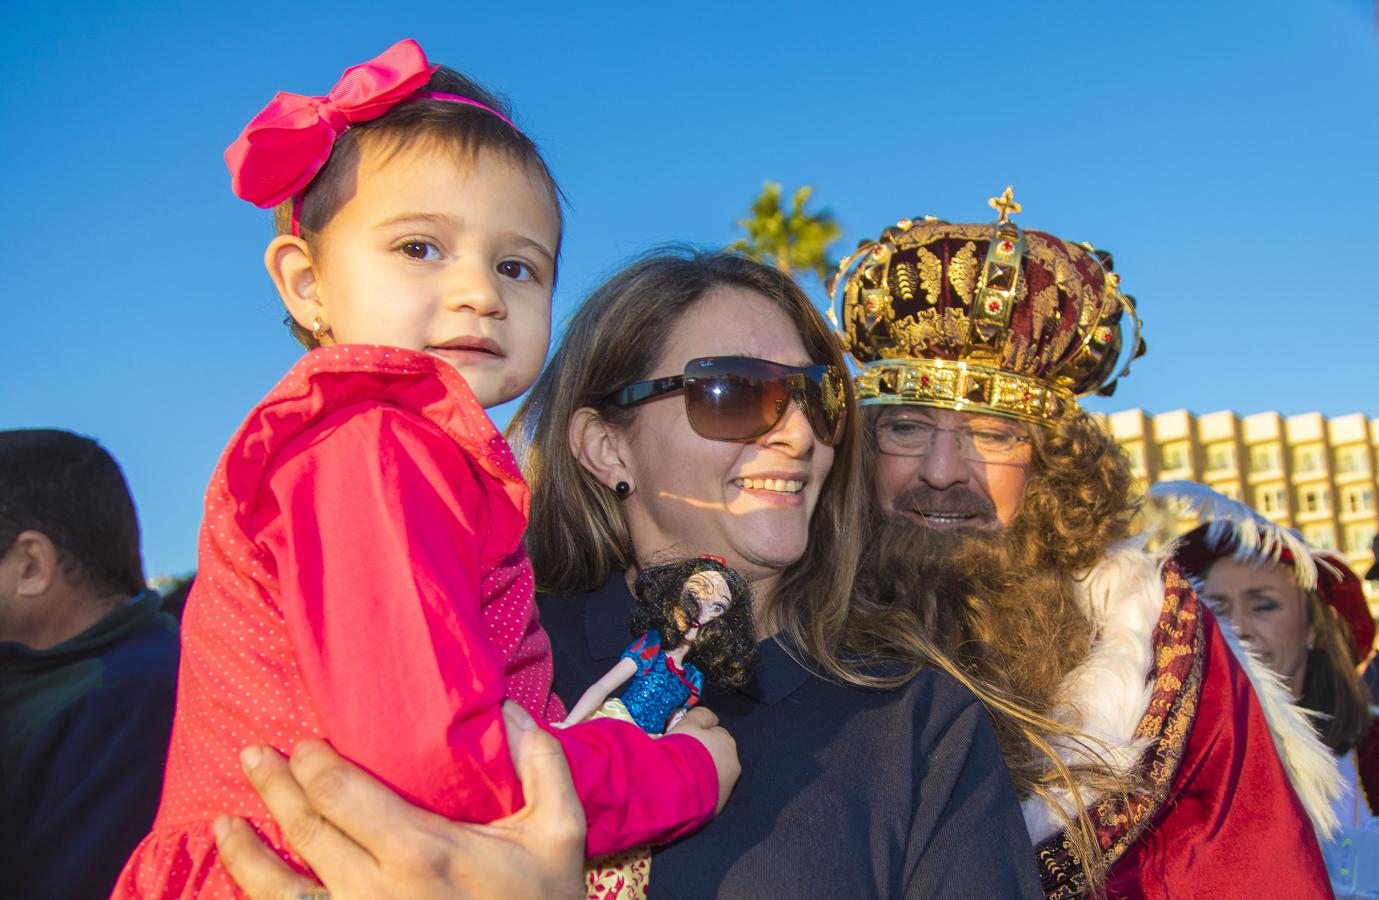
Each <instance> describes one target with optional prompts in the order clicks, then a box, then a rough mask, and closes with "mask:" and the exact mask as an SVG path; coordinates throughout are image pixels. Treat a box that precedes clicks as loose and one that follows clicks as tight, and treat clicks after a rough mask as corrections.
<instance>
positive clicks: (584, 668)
mask: <svg viewBox="0 0 1379 900" xmlns="http://www.w3.org/2000/svg"><path fill="white" fill-rule="evenodd" d="M851 411H852V396H851V384H850V381H849V379H848V377H847V374H846V370H845V369H844V367H843V360H842V356H841V353H840V351H839V348H838V345H837V343H836V342H835V340H834V338H833V335H832V333H831V332H830V331H829V329H828V326H827V325H826V324H825V322H824V320H823V317H822V316H820V315H819V313H818V312H817V311H816V310H815V308H814V307H813V305H812V304H811V303H810V302H809V299H808V298H807V297H806V296H805V295H804V294H803V292H801V291H800V289H799V288H798V287H797V286H796V285H795V283H794V282H793V281H791V280H790V279H789V278H788V277H786V276H784V275H782V274H781V273H780V272H778V271H777V270H775V269H773V268H770V267H768V266H764V265H760V264H758V263H754V262H751V261H749V260H746V259H743V258H741V257H738V256H733V255H726V254H708V253H705V254H686V253H658V254H654V255H651V256H648V257H646V258H644V259H642V260H640V261H638V262H635V263H633V264H632V265H631V266H629V267H628V268H626V269H625V270H623V271H622V272H621V273H619V274H617V275H615V276H614V277H613V278H611V279H610V280H609V281H608V282H607V283H605V284H604V285H603V286H602V287H600V288H598V289H597V290H596V291H594V293H593V294H592V295H591V296H590V297H589V298H588V300H587V301H586V302H585V303H584V305H583V306H582V307H581V308H580V309H579V311H578V312H576V314H575V315H574V317H573V318H572V319H571V321H570V322H569V324H568V326H567V327H566V330H565V334H564V337H563V339H562V340H561V343H560V347H559V349H558V350H557V351H556V353H555V355H554V357H553V358H552V359H551V361H550V363H549V364H548V366H547V368H546V370H545V371H544V372H543V374H542V376H541V378H540V379H539V380H538V381H537V383H536V385H535V386H534V387H533V389H532V392H531V393H530V394H529V395H528V397H527V399H526V401H525V402H524V403H523V405H522V407H521V409H520V410H519V411H518V413H517V417H516V418H515V419H514V422H513V425H512V427H511V429H510V433H511V436H512V438H513V443H514V446H515V447H517V448H518V453H519V455H520V456H522V457H523V458H524V459H525V468H524V471H525V474H526V476H527V478H528V481H529V482H530V485H531V489H532V517H531V524H530V526H529V528H528V532H527V545H528V548H529V551H530V553H531V555H532V561H533V566H534V568H535V571H536V577H537V587H538V590H539V591H542V592H543V593H542V595H541V596H540V603H541V620H542V624H543V625H544V626H545V628H546V630H547V632H548V633H549V634H550V636H551V641H552V644H553V649H554V655H555V667H556V668H555V688H556V690H557V692H558V693H560V694H561V696H562V698H563V699H564V700H565V701H566V704H567V705H570V704H572V703H573V702H575V701H576V700H578V699H579V697H580V695H581V694H582V693H583V692H584V690H585V689H586V688H587V687H588V686H589V685H591V684H593V683H594V682H596V681H597V680H598V679H599V678H600V677H601V676H602V675H603V674H604V673H605V672H606V671H607V670H608V668H609V666H610V665H612V664H613V662H615V661H616V659H617V657H618V655H619V654H620V653H622V651H623V648H624V647H626V645H627V642H628V639H629V630H628V614H629V612H630V610H631V609H632V605H633V598H632V594H631V591H630V589H629V582H630V579H631V578H632V577H634V576H635V574H636V571H637V568H638V565H639V564H643V563H650V562H654V561H655V560H657V559H658V558H660V557H663V556H667V555H670V556H675V555H680V556H683V555H686V554H694V553H701V552H703V553H711V554H714V555H716V556H719V557H722V558H724V559H725V560H726V564H727V565H728V566H729V567H730V568H733V569H736V570H737V571H739V572H741V573H742V574H743V575H744V576H746V577H747V578H748V579H749V580H750V581H751V583H752V590H753V615H754V616H755V618H756V620H757V627H758V636H759V637H760V638H761V639H762V643H761V646H760V649H761V656H760V661H759V663H758V667H757V671H756V674H755V676H754V677H753V679H752V680H751V681H750V682H749V683H748V684H747V685H746V686H745V687H743V688H741V689H736V690H733V689H715V688H713V687H709V688H706V689H705V692H704V696H703V697H702V699H701V703H702V704H703V705H704V706H706V707H708V708H709V709H711V710H713V712H714V713H716V714H717V715H718V717H719V719H720V721H721V723H722V724H723V725H724V726H725V727H726V728H727V729H728V731H729V733H731V734H732V735H733V737H734V738H735V739H736V740H737V744H738V753H739V756H740V758H741V760H742V767H743V776H742V778H741V780H740V782H739V784H738V787H737V789H736V791H735V792H734V794H733V797H732V799H731V800H730V801H729V804H728V806H727V807H726V808H725V809H724V811H723V813H722V814H721V815H720V816H719V818H718V819H717V820H715V821H714V822H713V823H711V824H710V825H709V826H708V827H706V828H705V829H703V830H702V831H700V832H699V833H697V834H695V835H693V836H692V837H690V838H688V839H686V840H684V841H681V842H679V843H677V844H675V845H672V846H669V847H662V848H657V849H656V851H655V853H654V855H653V858H652V863H651V883H650V896H651V897H652V898H653V900H655V898H675V897H696V898H697V897H715V896H716V897H915V896H958V895H962V896H989V897H1001V896H1034V895H1038V891H1039V889H1038V879H1037V876H1036V874H1035V872H1034V868H1033V866H1032V864H1031V861H1030V860H1031V857H1030V854H1028V853H1027V852H1025V850H1024V848H1025V847H1027V846H1028V842H1029V839H1028V837H1027V835H1026V832H1025V829H1024V825H1023V822H1022V820H1021V817H1020V813H1019V809H1018V806H1017V804H1016V800H1015V792H1014V788H1013V786H1012V784H1011V782H1010V777H1009V774H1008V772H1007V771H1006V768H1005V765H1004V763H1003V762H1002V760H1001V757H1000V754H999V751H998V749H997V746H996V740H995V737H994V734H993V732H992V730H991V727H990V724H989V722H988V719H987V716H986V714H985V712H984V711H983V709H982V707H981V705H980V704H979V703H978V701H977V700H976V698H975V697H973V695H972V694H970V693H968V692H967V691H966V690H964V689H963V688H961V687H960V686H959V685H958V684H956V683H955V682H954V681H953V680H952V679H950V678H949V677H948V676H946V675H943V674H940V673H938V672H935V671H927V672H925V673H923V674H921V676H920V677H918V678H916V679H914V680H913V681H911V682H910V683H909V684H908V685H906V686H905V687H904V688H902V689H900V690H891V691H881V690H874V689H870V688H869V687H867V685H868V681H869V677H870V676H871V675H873V674H875V671H876V670H875V666H876V665H877V664H875V663H869V662H868V661H866V660H864V659H859V658H858V656H857V655H856V654H855V653H848V652H847V651H845V650H844V649H843V648H847V647H853V648H855V647H865V646H866V645H867V644H868V639H867V636H866V635H865V634H858V633H857V625H856V624H855V623H856V616H855V615H854V613H853V610H852V608H851V593H852V581H853V576H854V574H855V572H856V567H857V560H858V555H859V549H860V547H861V543H862V541H863V540H865V536H864V535H863V534H862V525H861V522H862V516H861V501H862V500H863V498H864V497H865V494H864V491H865V490H866V489H867V488H866V486H865V485H864V484H863V483H862V481H861V475H860V471H859V465H858V457H857V453H858V442H859V431H858V425H859V423H858V420H857V417H856V416H852V415H849V413H850V412H851ZM1008 848H1016V850H1014V851H1012V850H1010V849H1008Z"/></svg>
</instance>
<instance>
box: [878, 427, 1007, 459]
mask: <svg viewBox="0 0 1379 900" xmlns="http://www.w3.org/2000/svg"><path fill="white" fill-rule="evenodd" d="M873 431H875V433H876V443H877V446H878V447H879V448H880V450H881V452H882V453H888V454H890V455H891V456H926V455H928V454H929V453H930V452H931V451H932V450H933V449H934V441H936V440H938V435H939V432H941V431H946V432H949V433H951V434H952V435H953V439H954V440H955V441H956V442H957V445H958V453H959V454H960V455H961V456H962V458H963V459H970V460H973V461H975V462H988V463H993V462H994V463H1001V462H1012V461H1014V459H1015V457H1016V455H1017V454H1019V452H1020V445H1021V444H1027V443H1029V435H1027V434H1015V433H1013V432H1010V431H1005V430H1003V429H1000V428H996V427H989V428H940V427H938V426H937V425H935V424H934V423H933V422H926V421H924V420H923V419H904V418H894V419H882V420H881V421H879V422H877V423H876V424H875V425H874V426H873Z"/></svg>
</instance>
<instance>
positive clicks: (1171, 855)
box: [1038, 564, 1332, 898]
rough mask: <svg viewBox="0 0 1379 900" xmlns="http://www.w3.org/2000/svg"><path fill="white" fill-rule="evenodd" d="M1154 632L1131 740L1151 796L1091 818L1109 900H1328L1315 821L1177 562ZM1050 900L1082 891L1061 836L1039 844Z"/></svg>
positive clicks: (1099, 809) (1102, 809) (1104, 807)
mask: <svg viewBox="0 0 1379 900" xmlns="http://www.w3.org/2000/svg"><path fill="white" fill-rule="evenodd" d="M1164 574H1165V579H1164V580H1165V590H1164V606H1163V612H1162V614H1161V615H1160V617H1159V621H1158V624H1157V625H1156V627H1155V629H1154V634H1153V636H1152V639H1151V640H1152V643H1153V647H1154V671H1153V672H1151V673H1150V674H1151V676H1152V677H1153V678H1154V679H1155V692H1154V697H1153V700H1152V701H1151V702H1150V705H1149V708H1148V709H1147V710H1146V711H1145V714H1144V716H1143V718H1142V719H1141V721H1140V728H1139V732H1138V734H1137V737H1151V736H1153V737H1157V741H1156V743H1155V744H1154V745H1153V746H1151V747H1150V748H1149V750H1147V751H1146V752H1145V754H1144V756H1143V757H1142V758H1141V768H1140V771H1141V773H1142V774H1143V775H1144V778H1145V783H1146V784H1147V787H1146V789H1145V790H1144V791H1143V792H1141V793H1139V794H1136V795H1134V796H1133V797H1132V798H1131V800H1130V802H1129V803H1125V802H1122V801H1115V800H1108V801H1104V802H1102V803H1099V804H1097V805H1096V806H1095V807H1094V808H1093V809H1092V811H1091V818H1092V821H1093V823H1094V824H1095V825H1096V826H1097V831H1098V838H1099V839H1100V844H1101V847H1102V856H1103V862H1108V863H1109V864H1110V874H1109V878H1108V883H1107V890H1106V893H1107V896H1108V897H1111V898H1120V897H1146V898H1181V897H1288V898H1306V897H1330V896H1332V892H1331V886H1330V882H1329V880H1328V878H1327V873H1326V865H1325V863H1324V861H1323V859H1322V855H1321V849H1320V847H1319V846H1318V844H1317V838H1316V834H1315V832H1314V831H1313V827H1312V823H1311V820H1310V819H1309V818H1308V816H1307V813H1306V811H1305V810H1304V809H1303V806H1302V804H1301V802H1300V801H1299V800H1298V796H1297V794H1296V793H1295V792H1294V790H1293V786H1292V783H1291V782H1290V781H1289V778H1288V773H1287V771H1286V770H1285V768H1284V765H1283V762H1282V761H1281V760H1280V758H1279V755H1278V751H1277V750H1276V749H1275V747H1274V742H1273V738H1272V736H1271V735H1270V733H1269V726H1268V724H1267V723H1266V721H1265V718H1264V712H1263V710H1262V709H1261V707H1260V705H1259V701H1258V700H1257V699H1256V697H1255V693H1254V690H1253V688H1252V687H1251V686H1250V682H1249V677H1248V676H1247V675H1246V673H1245V671H1244V669H1243V668H1241V665H1240V663H1239V662H1237V660H1236V658H1235V656H1234V654H1233V653H1232V652H1231V649H1230V648H1229V647H1228V646H1227V645H1226V642H1225V638H1224V637H1223V636H1222V635H1221V631H1220V627H1219V626H1218V625H1217V624H1216V620H1215V618H1214V617H1213V616H1212V614H1211V613H1210V611H1208V610H1207V609H1206V608H1205V606H1203V604H1202V603H1201V602H1200V600H1198V598H1197V595H1196V594H1195V593H1194V592H1193V591H1192V588H1191V587H1190V586H1189V585H1188V583H1187V581H1186V580H1185V579H1184V578H1183V577H1182V575H1181V573H1180V572H1179V571H1178V569H1177V567H1176V566H1175V565H1173V564H1169V565H1168V567H1167V568H1166V569H1165V573H1164ZM1038 855H1039V862H1040V869H1041V875H1042V877H1043V880H1044V888H1045V891H1046V893H1047V894H1048V895H1049V896H1050V897H1075V896H1081V893H1082V880H1081V874H1080V871H1079V867H1078V864H1077V861H1076V859H1075V858H1074V856H1073V854H1072V851H1071V847H1070V846H1069V845H1068V843H1067V841H1066V840H1065V835H1063V834H1058V835H1055V836H1054V837H1052V838H1050V839H1048V840H1047V841H1044V842H1043V843H1042V844H1040V845H1039V847H1038Z"/></svg>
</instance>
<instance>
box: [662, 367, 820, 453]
mask: <svg viewBox="0 0 1379 900" xmlns="http://www.w3.org/2000/svg"><path fill="white" fill-rule="evenodd" d="M800 372H803V373H804V377H803V378H801V377H800V375H799V374H797V373H800ZM845 377H846V375H844V374H843V373H840V372H839V371H838V370H837V369H835V368H834V367H832V366H809V367H808V368H806V369H803V370H801V369H798V368H795V367H793V366H782V365H779V364H777V363H773V362H769V361H767V360H758V359H750V358H745V357H708V358H706V359H696V360H691V361H690V364H689V365H688V366H687V367H686V368H685V400H686V403H685V406H686V408H687V410H688V412H689V421H690V425H691V427H693V428H694V430H695V431H696V432H698V433H699V434H701V435H703V436H704V437H706V438H709V439H710V440H715V441H750V440H753V439H755V438H758V437H761V436H762V435H763V434H765V433H766V432H768V431H770V430H771V429H772V428H774V427H775V426H776V423H778V422H779V421H780V420H781V417H782V416H783V415H784V414H785V408H786V406H787V405H789V403H790V395H791V391H792V390H794V388H792V387H791V382H792V380H793V381H794V382H795V384H797V385H799V384H801V383H803V389H802V391H801V393H802V394H803V398H802V399H803V401H804V402H803V404H802V406H803V407H804V411H805V416H806V417H807V418H808V420H809V427H810V428H811V429H813V431H814V434H815V436H817V437H818V438H819V440H821V441H823V442H824V443H825V444H828V445H830V446H832V445H833V444H836V443H838V441H839V440H840V439H841V438H842V436H843V425H844V423H845V422H846V421H847V386H846V384H845V383H844V382H843V380H842V379H843V378H845Z"/></svg>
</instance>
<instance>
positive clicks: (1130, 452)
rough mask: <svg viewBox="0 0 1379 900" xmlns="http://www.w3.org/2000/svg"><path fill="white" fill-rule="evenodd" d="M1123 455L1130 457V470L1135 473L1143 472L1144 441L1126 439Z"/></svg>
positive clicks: (1140, 473)
mask: <svg viewBox="0 0 1379 900" xmlns="http://www.w3.org/2000/svg"><path fill="white" fill-rule="evenodd" d="M1124 447H1125V455H1126V456H1128V457H1130V471H1131V472H1134V473H1135V474H1136V475H1143V474H1144V441H1126V442H1125V444H1124Z"/></svg>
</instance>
